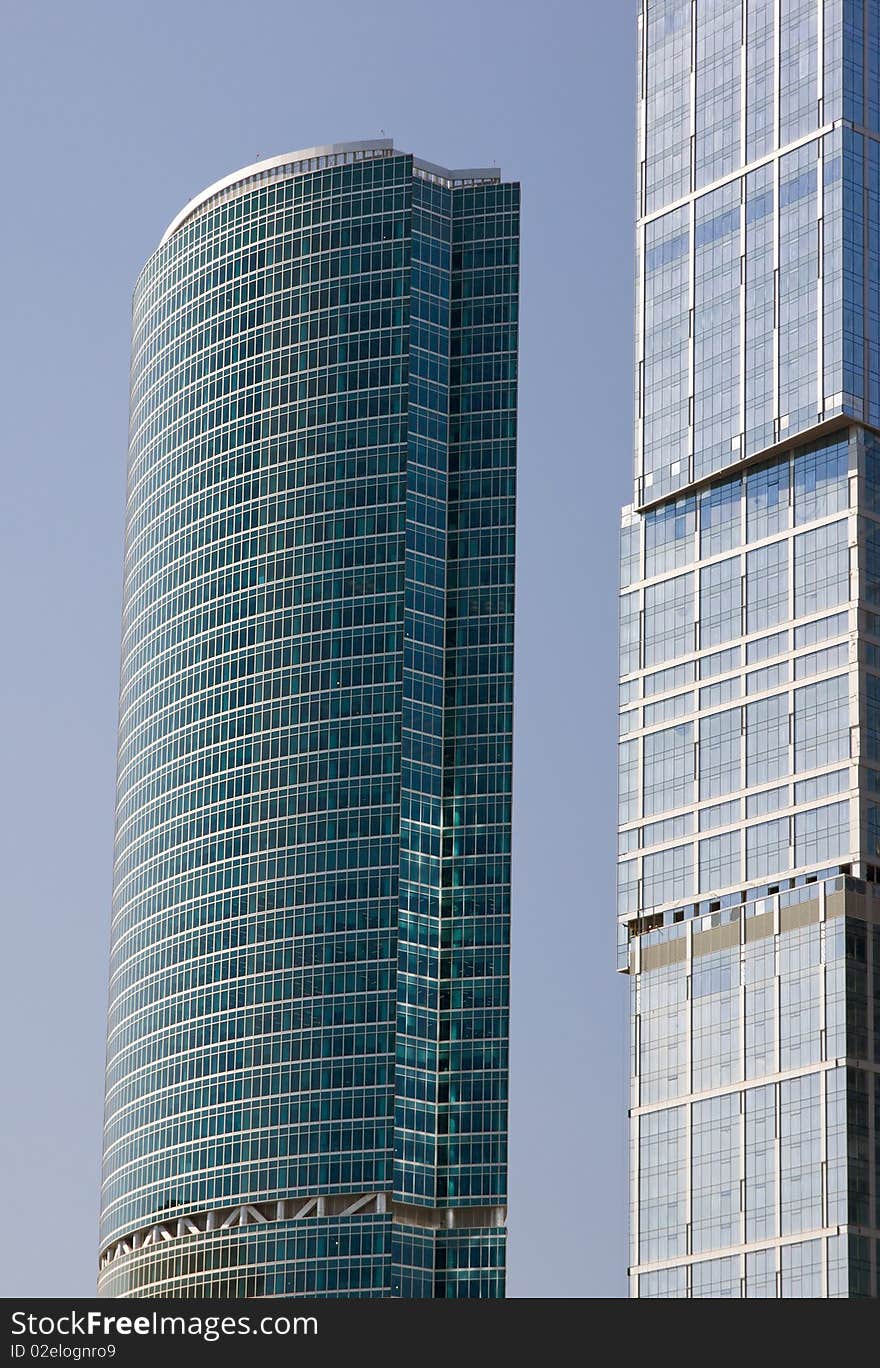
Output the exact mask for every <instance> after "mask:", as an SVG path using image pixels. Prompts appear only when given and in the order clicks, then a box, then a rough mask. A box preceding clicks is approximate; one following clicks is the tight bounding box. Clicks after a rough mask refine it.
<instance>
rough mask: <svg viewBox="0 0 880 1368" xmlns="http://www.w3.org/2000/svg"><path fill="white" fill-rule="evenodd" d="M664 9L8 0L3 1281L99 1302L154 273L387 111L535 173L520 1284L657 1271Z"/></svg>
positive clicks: (399, 1)
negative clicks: (144, 385)
mask: <svg viewBox="0 0 880 1368" xmlns="http://www.w3.org/2000/svg"><path fill="white" fill-rule="evenodd" d="M635 9H636V6H635V3H634V0H628V2H627V3H624V4H609V3H604V2H603V3H600V0H542V3H540V4H538V3H535V0H443V3H442V4H441V3H437V2H436V0H435V3H425V0H372V3H370V4H365V3H363V0H322V2H321V3H320V4H309V5H304V4H298V3H296V2H295V0H294V2H293V3H291V0H286V2H285V3H276V0H249V3H248V4H247V5H232V4H229V3H228V0H212V2H211V3H208V0H175V3H169V0H149V3H143V2H142V0H122V2H121V3H120V0H114V3H98V2H97V0H79V2H78V3H77V4H70V3H69V0H64V3H61V2H60V0H35V3H24V0H18V2H17V3H16V2H15V0H10V3H9V5H8V6H7V7H6V8H5V10H4V17H3V23H2V34H0V39H2V41H0V144H2V146H0V153H2V167H3V181H4V195H3V198H4V202H5V203H4V210H3V212H2V214H0V263H2V277H0V280H2V284H0V290H2V296H0V298H2V310H0V312H2V319H3V323H2V326H0V413H2V425H0V461H2V466H0V469H2V487H0V719H2V750H0V765H2V776H3V781H4V782H2V784H0V870H2V877H0V916H2V922H3V937H2V942H0V944H2V953H0V1190H2V1193H3V1207H4V1228H5V1231H6V1238H5V1239H4V1240H2V1241H0V1295H2V1296H7V1297H13V1296H58V1297H66V1296H69V1297H77V1296H78V1297H82V1296H91V1295H93V1293H94V1286H95V1277H96V1271H97V1218H98V1204H99V1175H100V1148H101V1122H102V1105H103V1067H104V1027H105V1012H106V995H107V947H108V931H109V914H110V892H111V872H112V871H111V865H112V847H113V813H114V786H115V751H116V718H117V688H118V670H119V620H120V594H121V578H122V538H123V510H124V494H125V460H126V443H127V423H128V412H127V411H128V365H129V325H130V305H131V291H132V288H133V285H134V282H135V278H136V276H137V274H138V272H139V270H140V268H141V266H142V265H143V263H144V261H145V260H146V258H147V257H148V256H149V255H150V253H151V252H152V251H153V249H154V248H155V246H156V245H157V243H158V240H159V238H160V237H161V235H162V233H163V231H164V229H165V227H166V226H167V224H168V222H169V221H170V220H171V219H172V218H173V217H174V215H175V214H176V213H177V211H178V210H179V209H180V208H181V207H182V206H183V205H184V203H185V202H186V201H187V200H189V199H190V198H191V196H192V195H194V194H196V193H197V192H198V191H199V190H201V189H202V188H203V187H205V186H206V185H208V184H210V183H211V182H212V181H214V180H216V179H218V178H219V177H221V176H224V175H226V174H228V173H229V172H231V171H234V170H236V169H237V168H239V167H241V166H245V165H248V164H249V163H251V162H253V161H254V160H255V159H256V158H257V157H258V156H262V157H268V156H274V155H276V154H281V153H286V152H291V151H294V150H296V149H299V148H306V147H311V146H315V145H318V144H324V143H330V142H343V141H352V140H357V139H365V138H378V137H382V136H383V135H384V136H387V137H393V138H394V141H395V145H396V146H397V147H398V148H401V149H403V150H405V151H410V152H413V153H415V154H416V155H417V156H419V157H422V158H424V159H425V160H428V161H433V162H437V163H440V164H442V165H445V166H450V167H456V166H488V165H492V164H497V165H498V166H500V167H501V169H502V173H503V175H504V177H505V179H512V180H519V181H520V182H521V184H522V206H523V218H522V312H521V349H520V426H519V512H518V528H517V536H518V552H517V625H516V674H517V680H516V695H515V733H516V735H515V750H514V782H515V809H514V864H513V880H514V903H513V919H514V920H513V952H512V953H513V968H512V979H513V981H512V989H511V994H512V1025H511V1115H510V1217H509V1226H508V1229H509V1275H508V1295H510V1296H513V1297H621V1296H624V1295H625V1292H626V1286H625V1268H626V1227H627V1210H628V1200H627V1187H626V1144H627V1141H626V1096H627V1025H626V1017H627V980H626V979H625V978H623V977H620V976H618V975H617V974H616V973H615V968H614V963H615V913H614V907H615V900H614V856H615V834H614V822H615V817H614V796H615V771H614V742H615V733H616V728H615V721H614V718H615V707H616V688H615V675H616V659H615V652H616V642H615V633H616V627H615V622H616V604H615V594H616V580H617V526H618V513H619V507H620V505H621V504H623V503H624V502H627V501H628V499H629V496H630V491H631V452H632V375H631V369H632V361H631V358H632V243H633V236H634V235H633V213H634V199H633V168H634V152H633V146H634V102H635Z"/></svg>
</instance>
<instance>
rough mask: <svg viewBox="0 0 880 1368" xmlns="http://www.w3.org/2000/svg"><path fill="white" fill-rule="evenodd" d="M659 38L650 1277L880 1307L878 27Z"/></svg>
mask: <svg viewBox="0 0 880 1368" xmlns="http://www.w3.org/2000/svg"><path fill="white" fill-rule="evenodd" d="M639 17H640V24H639V35H640V37H639V116H638V142H639V152H638V168H639V175H638V227H637V253H636V256H637V281H638V283H637V292H636V352H637V374H636V441H635V447H636V461H635V485H634V498H633V503H632V505H631V506H629V507H628V508H626V509H624V513H623V521H622V540H621V595H620V680H621V682H620V747H619V776H620V781H619V790H618V796H619V822H620V831H619V865H618V870H619V880H618V917H619V923H620V958H619V967H620V968H621V969H624V970H626V971H628V972H629V973H630V975H631V986H632V1094H631V1103H632V1106H631V1112H630V1115H631V1122H632V1147H631V1175H632V1205H631V1269H630V1277H631V1290H632V1294H633V1295H634V1296H648V1297H668V1296H676V1297H677V1296H691V1297H706V1296H709V1297H715V1296H724V1297H740V1296H746V1297H751V1296H761V1297H790V1296H808V1297H840V1296H875V1295H877V1291H878V1261H880V1140H878V1139H877V1138H875V1137H880V1128H878V1121H880V1087H877V1086H876V1075H877V1066H878V1064H880V1033H878V1024H880V1009H878V1006H877V1003H878V1001H880V958H878V955H880V940H878V934H880V932H878V928H880V896H878V895H880V882H878V881H880V873H878V864H877V860H878V855H880V845H878V841H877V830H878V828H877V824H876V822H875V818H874V811H875V804H874V801H873V799H872V796H871V795H872V794H874V793H876V791H877V790H878V788H880V779H878V778H877V777H875V771H874V766H875V765H876V763H877V761H876V758H875V756H874V755H873V754H872V742H871V728H872V719H873V705H872V701H871V700H872V699H873V696H874V694H875V692H877V690H876V689H875V684H874V680H875V673H876V669H875V660H877V659H880V657H877V643H878V642H880V638H876V632H877V631H878V628H880V622H878V618H877V615H876V612H875V608H874V605H875V604H876V601H877V594H878V589H877V584H876V581H874V580H873V579H872V575H873V566H874V561H875V555H874V550H873V548H874V546H875V543H876V542H877V537H876V535H875V519H876V500H875V497H874V492H873V491H874V488H875V485H876V482H877V475H876V468H877V461H878V437H877V435H876V432H877V430H878V429H880V406H878V398H880V390H878V376H880V371H878V366H880V360H878V349H877V344H876V326H877V309H878V304H880V295H878V261H880V255H878V237H877V235H878V227H880V220H878V211H880V180H878V172H880V161H878V154H880V125H878V118H877V116H878V103H877V101H878V96H877V69H878V62H880V6H878V5H877V4H876V3H874V0H864V2H863V0H643V3H641V4H640V6H639ZM878 678H880V676H878Z"/></svg>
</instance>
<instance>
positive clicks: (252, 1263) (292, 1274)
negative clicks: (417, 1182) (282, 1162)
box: [98, 1193, 507, 1298]
mask: <svg viewBox="0 0 880 1368" xmlns="http://www.w3.org/2000/svg"><path fill="white" fill-rule="evenodd" d="M504 1216H505V1211H504V1208H503V1207H488V1208H483V1207H481V1208H468V1207H464V1208H443V1209H440V1208H418V1207H411V1206H406V1205H398V1204H396V1203H394V1202H393V1201H392V1199H391V1198H390V1196H388V1195H387V1194H385V1193H369V1194H362V1195H342V1196H330V1197H311V1198H299V1199H295V1200H290V1201H284V1202H272V1203H260V1204H257V1205H245V1206H239V1207H232V1208H229V1209H227V1210H224V1211H210V1212H200V1213H198V1214H196V1215H194V1216H184V1217H178V1218H175V1219H173V1220H166V1221H163V1222H161V1223H158V1224H156V1225H153V1226H150V1227H145V1228H144V1229H143V1230H139V1231H137V1232H134V1233H133V1234H132V1235H131V1236H129V1237H127V1238H124V1239H120V1240H118V1241H117V1242H116V1243H115V1244H113V1245H111V1246H108V1247H107V1248H106V1249H105V1250H104V1253H103V1254H102V1258H101V1269H100V1274H99V1279H98V1294H99V1296H102V1297H157V1298H160V1297H161V1298H174V1297H182V1298H189V1297H193V1298H197V1297H211V1298H213V1297H216V1298H229V1297H235V1298H238V1297H241V1298H253V1297H400V1298H449V1297H451V1298H462V1297H464V1298H471V1297H491V1298H499V1297H503V1296H504V1288H505V1251H506V1235H507V1232H506V1230H505V1229H504V1226H503V1220H504Z"/></svg>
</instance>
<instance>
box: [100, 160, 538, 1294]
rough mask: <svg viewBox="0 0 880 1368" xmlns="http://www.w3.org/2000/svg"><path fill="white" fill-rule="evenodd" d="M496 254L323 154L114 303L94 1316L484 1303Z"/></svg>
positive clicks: (510, 330) (468, 205)
mask: <svg viewBox="0 0 880 1368" xmlns="http://www.w3.org/2000/svg"><path fill="white" fill-rule="evenodd" d="M518 240H519V191H518V186H516V185H514V184H509V183H508V184H505V183H502V182H501V180H500V176H499V173H498V172H497V171H490V170H487V171H462V172H456V171H445V170H443V169H442V168H438V167H434V166H431V165H429V164H427V163H423V162H419V161H417V160H414V159H413V157H411V156H409V155H407V154H403V153H400V152H396V151H395V150H394V149H393V147H392V146H391V144H390V143H387V142H381V143H363V144H348V145H339V146H336V147H333V148H324V149H314V150H312V151H311V152H308V153H302V154H294V155H293V156H291V157H289V158H277V159H275V160H273V161H271V162H267V163H260V164H258V165H257V166H255V167H251V168H248V169H247V170H246V171H243V172H241V173H239V174H238V175H237V176H234V177H230V178H228V180H227V181H224V182H219V183H218V185H217V186H214V187H211V189H210V190H209V191H206V192H205V194H204V195H202V196H200V197H198V198H197V200H195V201H193V202H192V204H191V205H189V206H187V208H186V209H185V210H184V211H183V212H182V214H181V215H179V216H178V218H177V219H176V220H175V222H174V223H173V224H172V225H171V228H170V229H169V231H168V233H166V235H165V238H164V239H163V241H162V243H161V244H160V247H159V248H158V250H157V251H156V252H155V254H154V255H153V256H152V257H151V259H150V261H149V262H148V263H147V265H146V267H145V269H144V271H143V273H142V275H141V277H140V279H139V281H138V283H137V286H136V290H135V296H134V310H133V325H132V326H133V346H132V381H131V385H132V388H131V443H130V455H129V472H128V505H127V525H126V552H125V575H124V600H123V625H122V632H123V638H122V667H121V684H120V720H119V758H118V808H117V839H116V854H115V877H114V902H113V923H112V943H111V964H110V1005H109V1024H108V1054H107V1093H106V1112H105V1144H104V1173H103V1189H102V1224H101V1272H100V1280H99V1288H100V1291H101V1293H102V1294H103V1295H107V1296H126V1295H142V1296H143V1295H148V1296H158V1297H162V1296H248V1297H250V1296H267V1295H314V1296H331V1297H332V1296H359V1297H363V1296H368V1297H413V1296H417V1297H499V1296H503V1293H504V1271H505V1265H504V1242H505V1231H504V1223H505V1215H506V1150H507V1137H506V1128H507V1036H508V1015H507V1014H508V958H509V914H510V815H511V730H512V685H513V583H514V500H515V448H516V381H517V295H518Z"/></svg>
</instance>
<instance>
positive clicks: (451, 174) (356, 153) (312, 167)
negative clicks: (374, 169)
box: [159, 138, 501, 247]
mask: <svg viewBox="0 0 880 1368" xmlns="http://www.w3.org/2000/svg"><path fill="white" fill-rule="evenodd" d="M399 150H400V149H395V146H394V142H393V141H392V139H391V138H373V139H368V140H367V141H364V142H345V143H326V144H325V145H324V146H323V147H306V148H303V149H302V150H301V151H299V152H285V153H284V154H283V155H282V156H280V157H266V158H264V159H263V160H262V161H258V162H252V163H251V165H250V166H243V167H242V168H241V170H240V171H233V172H232V173H231V174H230V175H228V176H223V177H222V179H220V180H217V181H214V183H213V184H212V185H209V186H207V188H206V189H204V190H202V191H200V193H199V194H198V195H194V196H193V198H192V199H191V200H189V201H188V202H187V203H186V204H185V205H184V206H183V208H182V209H181V210H180V213H179V214H176V215H175V217H174V218H173V219H172V220H171V222H170V223H169V225H168V227H167V228H166V229H165V232H164V233H163V234H162V238H161V240H160V242H159V246H160V247H164V246H165V243H166V242H168V240H169V238H172V237H173V236H174V234H175V233H176V232H177V230H178V229H179V228H181V227H182V226H183V224H184V223H186V222H187V221H188V220H189V219H190V218H192V216H193V214H195V213H197V212H198V210H199V209H202V208H204V207H205V206H206V205H208V204H209V203H210V202H211V201H212V200H215V199H220V198H221V197H223V198H226V197H227V195H226V192H228V191H234V190H236V189H238V188H239V187H240V188H241V189H242V190H243V189H244V188H245V187H246V186H248V185H249V184H251V183H254V182H257V181H271V180H280V179H282V178H283V179H286V178H288V177H291V176H301V175H305V174H306V172H308V171H320V170H323V169H324V168H325V167H327V166H339V165H345V164H346V163H349V162H354V161H366V160H369V159H371V158H373V157H390V156H393V155H394V153H395V151H398V152H399ZM413 167H414V169H415V171H416V174H418V175H423V176H425V177H426V178H427V179H429V180H437V181H440V182H442V183H443V184H446V185H449V186H458V185H469V184H479V183H482V182H486V181H500V179H501V172H500V170H499V169H498V167H497V166H491V167H484V168H480V167H473V168H468V169H463V170H460V171H456V170H450V169H448V168H447V167H444V166H436V165H434V163H433V162H427V161H421V160H419V158H417V157H414V158H413Z"/></svg>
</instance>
